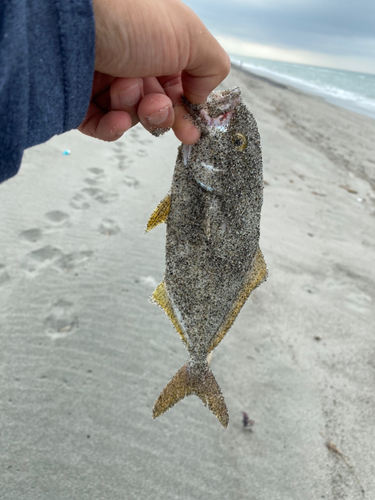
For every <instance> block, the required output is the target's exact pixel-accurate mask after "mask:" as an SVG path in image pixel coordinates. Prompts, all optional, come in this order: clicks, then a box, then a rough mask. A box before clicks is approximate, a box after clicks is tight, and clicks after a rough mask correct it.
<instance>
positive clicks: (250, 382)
mask: <svg viewBox="0 0 375 500" xmlns="http://www.w3.org/2000/svg"><path fill="white" fill-rule="evenodd" d="M234 85H240V86H241V88H242V90H243V96H244V98H245V101H246V102H247V104H248V105H249V107H250V109H252V110H253V112H254V115H255V117H256V119H257V121H258V124H259V129H260V133H261V136H262V143H263V153H264V171H265V181H266V187H265V193H264V210H263V217H262V228H261V233H262V234H261V247H262V250H263V252H264V255H265V258H266V261H267V263H268V266H269V279H268V281H267V283H265V284H264V285H262V287H261V288H260V289H259V290H257V291H256V292H255V293H254V294H253V295H252V297H251V299H250V300H249V301H248V303H247V304H246V306H245V307H244V309H243V310H242V312H241V314H240V316H239V317H238V319H237V321H236V323H235V324H234V326H233V328H232V329H231V331H230V332H229V333H228V335H227V337H226V338H225V339H224V341H223V342H222V344H221V345H220V346H219V347H218V348H217V349H216V350H215V352H214V355H213V359H212V367H213V371H214V373H215V375H216V377H217V380H218V381H219V383H220V385H221V387H222V390H223V393H224V395H225V398H226V401H227V405H228V408H229V412H230V423H229V427H228V429H227V430H224V429H223V428H222V427H221V426H220V424H219V422H218V421H217V420H216V419H215V417H214V416H213V415H212V414H211V413H210V412H209V411H208V410H207V409H206V408H204V406H203V405H202V403H201V402H200V401H199V400H198V399H197V398H195V397H190V398H188V399H186V400H184V401H183V402H182V403H180V404H179V405H177V406H176V407H175V408H173V409H172V410H170V411H169V412H168V413H167V414H165V415H163V416H161V417H160V418H159V419H157V420H155V421H153V420H152V419H151V409H152V406H153V403H154V401H155V399H156V398H157V396H158V395H159V392H160V391H161V389H162V388H163V387H164V385H165V384H166V382H167V381H168V380H169V379H170V378H171V377H172V376H173V375H174V373H175V372H176V371H177V370H178V369H179V368H180V367H181V366H182V364H183V363H184V361H185V360H186V358H187V354H186V351H185V349H184V346H183V344H182V343H181V341H180V339H179V337H178V335H177V334H176V333H175V331H174V330H173V327H172V326H171V324H170V322H169V320H168V318H167V317H166V316H165V315H164V314H163V313H162V311H160V309H158V308H157V307H155V306H153V305H151V304H149V303H148V302H147V299H148V296H149V295H150V294H151V292H152V290H153V289H154V287H155V286H156V285H157V284H158V283H159V282H160V281H161V280H162V279H163V270H164V238H165V229H164V228H163V227H159V228H157V229H155V230H153V231H152V232H151V233H150V234H147V235H145V234H144V232H143V231H144V227H145V224H146V222H147V219H148V216H149V214H150V213H151V211H152V210H153V209H154V207H155V205H156V204H157V203H158V202H159V200H160V199H161V198H162V197H163V196H164V195H165V194H166V192H167V190H168V189H169V184H170V179H171V176H172V171H173V167H174V161H175V156H176V150H177V145H178V143H177V141H176V139H175V138H174V137H173V135H172V134H169V135H166V136H164V137H162V138H159V139H155V138H153V137H151V136H149V135H148V134H147V133H146V132H145V131H143V130H142V129H141V128H139V127H137V128H136V129H134V130H133V131H131V132H130V133H128V134H127V135H126V137H125V138H123V139H121V140H120V141H119V142H118V143H115V144H105V143H101V142H99V141H94V140H92V139H89V138H87V137H84V136H82V135H80V134H79V133H78V132H70V133H68V134H65V135H63V136H60V137H55V138H53V139H52V140H51V141H49V142H48V143H47V144H44V145H41V146H38V147H35V148H33V149H31V150H29V151H27V152H26V153H25V156H24V161H23V165H22V168H21V172H20V174H19V175H18V176H17V177H15V178H14V179H12V180H10V181H8V182H6V183H4V184H2V185H1V186H0V198H1V214H2V216H1V220H0V238H1V248H0V264H1V265H0V297H1V303H0V333H1V337H0V341H1V344H0V362H1V365H0V366H1V386H0V415H1V418H0V426H1V434H0V490H1V494H0V497H1V499H2V500H21V499H22V500H52V499H53V500H63V499H64V500H73V499H74V500H75V499H77V500H86V499H87V500H96V499H98V500H99V499H100V500H104V499H106V500H107V499H108V500H117V499H119V500H120V499H121V500H122V499H124V500H128V499H136V500H146V499H147V500H148V499H150V500H151V499H152V500H169V499H170V500H172V499H173V500H177V499H183V500H207V499H211V498H214V499H216V500H233V499H236V500H301V499H303V500H305V499H308V500H309V499H311V500H316V499H326V500H338V499H347V500H357V499H362V498H367V499H369V500H371V499H374V498H375V431H374V426H375V289H374V284H375V266H374V251H375V230H374V223H375V217H374V213H375V192H374V188H375V173H374V172H375V142H374V138H375V121H373V120H371V119H369V118H366V117H364V116H360V115H357V114H355V113H352V112H350V111H347V110H344V109H340V108H337V107H335V106H333V105H330V104H327V103H326V102H325V101H323V100H322V99H320V98H317V97H313V96H310V95H305V94H303V93H301V92H299V91H295V90H292V89H290V88H286V87H283V86H280V85H278V84H272V83H270V82H269V81H266V80H264V79H260V78H257V77H254V76H253V77H251V76H249V75H245V74H244V73H241V72H239V71H237V70H233V71H232V73H231V75H230V76H229V77H228V79H227V81H226V82H225V83H224V85H223V86H222V87H229V86H234ZM67 148H69V149H70V150H71V154H70V155H66V156H64V155H63V154H62V152H63V151H64V150H65V149H67ZM242 411H246V412H247V413H248V414H249V417H250V418H251V419H253V420H254V421H255V424H254V425H253V427H252V432H250V431H246V430H244V429H243V428H242V421H241V418H242ZM327 442H331V443H333V444H332V445H331V447H330V448H331V449H329V448H327V446H326V443H327ZM333 445H335V446H336V447H337V448H336V449H335V448H334V447H333ZM338 451H340V452H341V453H342V455H340V453H338ZM361 487H363V488H364V490H365V494H363V493H362V492H361Z"/></svg>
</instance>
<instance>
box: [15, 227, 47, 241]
mask: <svg viewBox="0 0 375 500" xmlns="http://www.w3.org/2000/svg"><path fill="white" fill-rule="evenodd" d="M42 234H43V233H42V231H41V229H39V228H33V229H26V231H22V233H20V238H22V239H23V240H26V241H28V242H29V243H36V242H37V241H39V240H40V239H41V238H42Z"/></svg>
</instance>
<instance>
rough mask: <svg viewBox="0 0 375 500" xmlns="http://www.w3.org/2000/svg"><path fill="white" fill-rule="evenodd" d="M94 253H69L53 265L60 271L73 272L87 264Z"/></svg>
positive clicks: (88, 251)
mask: <svg viewBox="0 0 375 500" xmlns="http://www.w3.org/2000/svg"><path fill="white" fill-rule="evenodd" d="M93 253H94V252H91V251H90V250H87V251H82V252H73V253H68V254H65V255H62V256H61V257H60V258H59V259H58V260H57V261H56V262H54V264H53V265H54V267H56V268H57V269H58V270H60V271H64V272H66V271H71V270H72V269H75V268H76V267H77V266H79V265H80V264H83V263H85V262H87V261H88V259H89V258H90V257H91V256H92V255H93Z"/></svg>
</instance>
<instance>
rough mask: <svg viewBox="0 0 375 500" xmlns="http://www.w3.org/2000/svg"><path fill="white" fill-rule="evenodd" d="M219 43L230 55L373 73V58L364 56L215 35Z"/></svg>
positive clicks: (374, 65)
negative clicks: (316, 50)
mask: <svg viewBox="0 0 375 500" xmlns="http://www.w3.org/2000/svg"><path fill="white" fill-rule="evenodd" d="M216 38H217V40H218V41H219V43H220V44H221V45H222V46H223V47H224V49H225V50H226V51H227V52H228V53H229V54H232V55H238V56H249V57H257V58H260V59H271V60H274V61H288V62H295V63H297V64H309V65H312V66H323V67H327V68H338V69H346V70H349V71H359V72H365V73H375V59H374V58H366V57H350V56H347V55H336V56H332V55H327V54H324V53H321V52H313V51H309V50H302V49H295V48H282V47H277V46H272V45H264V44H259V43H252V42H247V41H245V40H243V39H241V38H236V37H231V36H228V35H223V34H218V35H216Z"/></svg>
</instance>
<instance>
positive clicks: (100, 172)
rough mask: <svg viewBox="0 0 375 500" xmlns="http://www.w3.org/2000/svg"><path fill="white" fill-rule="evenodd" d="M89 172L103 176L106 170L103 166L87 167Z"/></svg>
mask: <svg viewBox="0 0 375 500" xmlns="http://www.w3.org/2000/svg"><path fill="white" fill-rule="evenodd" d="M87 171H88V172H90V173H91V174H94V175H98V176H102V174H104V170H103V169H102V168H97V167H90V168H88V169H87Z"/></svg>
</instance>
